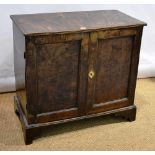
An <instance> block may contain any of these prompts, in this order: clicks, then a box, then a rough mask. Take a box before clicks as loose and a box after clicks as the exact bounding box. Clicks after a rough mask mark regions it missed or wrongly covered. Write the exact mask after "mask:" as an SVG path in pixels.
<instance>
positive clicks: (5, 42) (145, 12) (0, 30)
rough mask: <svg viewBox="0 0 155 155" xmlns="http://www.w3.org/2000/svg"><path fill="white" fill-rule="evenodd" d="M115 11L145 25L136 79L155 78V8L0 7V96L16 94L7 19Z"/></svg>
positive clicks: (9, 20) (139, 6)
mask: <svg viewBox="0 0 155 155" xmlns="http://www.w3.org/2000/svg"><path fill="white" fill-rule="evenodd" d="M104 9H115V10H116V9H117V10H120V11H122V12H124V13H127V14H128V15H131V16H133V17H135V18H138V19H140V20H142V21H144V22H147V24H148V26H147V27H144V33H143V39H142V47H141V55H140V65H139V73H138V77H141V78H144V77H152V76H155V52H154V48H155V5H142V4H139V5H135V4H134V5H131V4H130V5H108V4H106V5H104V4H92V5H89V4H81V5H73V4H71V5H69V4H66V5H63V4H61V5H56V4H55V5H50V4H47V5H43V4H41V5H0V92H7V91H13V90H15V79H14V66H13V36H12V23H11V19H10V17H9V16H10V15H12V14H30V13H45V12H62V11H81V10H104Z"/></svg>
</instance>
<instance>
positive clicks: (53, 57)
mask: <svg viewBox="0 0 155 155" xmlns="http://www.w3.org/2000/svg"><path fill="white" fill-rule="evenodd" d="M80 44H81V43H80V41H70V42H66V43H56V44H45V45H43V46H42V45H41V46H39V50H38V53H37V64H38V69H37V74H38V107H39V108H40V109H39V113H43V112H51V111H57V110H63V109H69V108H73V107H78V103H77V97H78V96H77V95H78V72H79V71H78V68H79V67H78V65H79V64H78V62H79V54H80V47H81V46H80Z"/></svg>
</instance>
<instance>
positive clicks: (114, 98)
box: [87, 30, 135, 114]
mask: <svg viewBox="0 0 155 155" xmlns="http://www.w3.org/2000/svg"><path fill="white" fill-rule="evenodd" d="M126 31H127V32H129V33H124V32H126ZM121 32H122V31H121V30H120V31H119V33H115V36H113V35H110V34H111V31H108V32H106V31H103V32H102V31H101V32H93V33H91V34H90V46H89V72H88V93H87V109H88V110H87V113H88V114H90V113H97V112H103V111H108V110H112V109H116V108H121V107H124V106H128V105H129V104H131V103H129V99H128V97H129V95H130V94H129V85H130V84H129V82H130V71H131V61H132V51H133V43H134V38H135V31H134V33H131V34H130V31H128V30H123V35H122V36H121V35H120V34H122V33H121ZM91 72H94V77H93V78H90V77H89V74H90V73H91Z"/></svg>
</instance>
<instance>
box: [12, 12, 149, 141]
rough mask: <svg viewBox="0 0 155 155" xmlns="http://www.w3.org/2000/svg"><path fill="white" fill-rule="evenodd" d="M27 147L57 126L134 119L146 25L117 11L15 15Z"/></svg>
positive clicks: (19, 105)
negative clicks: (111, 116)
mask: <svg viewBox="0 0 155 155" xmlns="http://www.w3.org/2000/svg"><path fill="white" fill-rule="evenodd" d="M11 19H12V20H13V37H14V64H15V78H16V90H17V95H16V97H15V111H16V113H17V114H18V115H19V118H20V121H21V123H22V128H23V132H24V139H25V143H26V144H30V143H31V142H32V140H33V138H34V137H35V136H37V135H38V134H39V133H40V132H41V131H42V129H44V128H48V127H51V126H53V125H55V124H59V123H65V122H70V121H74V120H80V119H85V118H91V117H96V116H102V115H108V114H114V115H116V116H123V117H125V118H126V119H128V120H130V121H133V120H135V116H136V106H135V105H134V95H135V87H136V78H137V70H138V62H139V52H140V45H141V36H142V31H143V26H145V25H146V23H144V22H142V21H139V20H137V19H135V18H132V17H130V16H128V15H126V14H124V13H121V12H119V11H117V10H106V11H84V12H66V13H43V14H29V15H12V16H11Z"/></svg>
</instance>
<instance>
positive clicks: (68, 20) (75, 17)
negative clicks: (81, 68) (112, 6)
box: [10, 10, 146, 35]
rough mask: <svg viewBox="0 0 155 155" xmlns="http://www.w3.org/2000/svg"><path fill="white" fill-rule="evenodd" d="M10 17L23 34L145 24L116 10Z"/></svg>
mask: <svg viewBox="0 0 155 155" xmlns="http://www.w3.org/2000/svg"><path fill="white" fill-rule="evenodd" d="M10 17H11V19H12V20H13V21H14V22H15V24H16V25H17V26H18V28H19V29H20V30H21V32H22V33H23V34H24V35H35V34H45V33H62V32H63V33H66V32H78V31H90V30H93V29H107V28H119V27H132V26H140V25H141V26H144V25H146V23H144V22H142V21H140V20H137V19H135V18H133V17H130V16H128V15H126V14H124V13H122V12H120V11H117V10H100V11H82V12H59V13H41V14H25V15H24V14H23V15H11V16H10Z"/></svg>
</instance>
